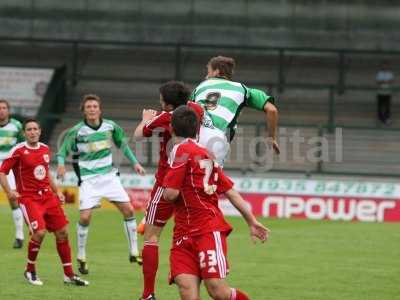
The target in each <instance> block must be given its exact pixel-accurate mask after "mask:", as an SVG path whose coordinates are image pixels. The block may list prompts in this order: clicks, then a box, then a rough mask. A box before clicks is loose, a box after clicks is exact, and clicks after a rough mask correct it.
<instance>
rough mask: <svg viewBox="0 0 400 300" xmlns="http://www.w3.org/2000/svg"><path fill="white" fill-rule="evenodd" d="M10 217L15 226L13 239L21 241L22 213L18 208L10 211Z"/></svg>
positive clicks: (22, 231) (22, 228)
mask: <svg viewBox="0 0 400 300" xmlns="http://www.w3.org/2000/svg"><path fill="white" fill-rule="evenodd" d="M12 216H13V220H14V224H15V238H16V239H20V240H23V239H24V218H23V216H22V211H21V209H20V208H19V207H18V208H16V209H13V210H12Z"/></svg>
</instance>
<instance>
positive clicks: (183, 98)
mask: <svg viewBox="0 0 400 300" xmlns="http://www.w3.org/2000/svg"><path fill="white" fill-rule="evenodd" d="M189 95H190V91H189V89H188V88H187V87H186V86H185V85H184V84H183V83H182V82H177V81H170V82H167V83H165V84H163V85H162V86H161V87H160V104H161V108H162V111H161V112H156V111H154V110H144V111H143V120H142V122H141V123H140V124H139V125H138V126H137V128H136V130H135V137H136V138H142V137H147V138H148V137H151V136H152V135H153V134H158V136H159V138H160V159H159V162H158V169H157V173H156V176H155V177H156V182H155V184H154V187H153V190H152V192H151V199H150V201H149V204H148V206H147V210H146V218H145V220H146V223H145V230H144V246H143V252H142V259H143V277H144V289H143V294H142V297H141V299H143V300H145V299H146V300H147V299H148V300H155V296H154V288H155V278H156V273H157V269H158V241H159V239H160V235H161V232H162V230H163V228H164V226H165V224H166V223H167V221H168V220H169V219H170V218H171V216H172V214H173V212H174V205H173V204H172V203H170V202H168V201H165V199H164V198H163V197H162V193H163V191H164V189H163V187H162V182H163V179H164V176H165V174H166V172H167V170H168V153H170V150H171V149H172V146H173V145H172V140H171V116H172V112H173V111H174V109H175V108H177V107H178V106H180V105H185V104H187V105H188V106H190V107H192V108H193V109H194V110H195V111H196V113H197V115H198V117H199V118H200V119H201V118H202V114H203V109H202V108H201V106H200V105H198V104H196V103H194V102H189V103H188V99H189Z"/></svg>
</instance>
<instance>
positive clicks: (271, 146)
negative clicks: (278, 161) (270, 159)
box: [268, 138, 281, 155]
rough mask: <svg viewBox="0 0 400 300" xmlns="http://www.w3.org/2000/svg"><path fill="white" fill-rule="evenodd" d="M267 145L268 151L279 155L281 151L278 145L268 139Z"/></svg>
mask: <svg viewBox="0 0 400 300" xmlns="http://www.w3.org/2000/svg"><path fill="white" fill-rule="evenodd" d="M268 145H269V147H270V149H272V150H274V152H275V154H277V155H279V154H280V153H281V150H280V149H279V144H278V142H277V141H276V140H275V139H271V138H269V139H268Z"/></svg>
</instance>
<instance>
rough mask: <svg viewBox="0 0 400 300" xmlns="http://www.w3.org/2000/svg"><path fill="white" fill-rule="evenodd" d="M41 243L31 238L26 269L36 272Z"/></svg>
mask: <svg viewBox="0 0 400 300" xmlns="http://www.w3.org/2000/svg"><path fill="white" fill-rule="evenodd" d="M40 244H41V243H39V242H36V241H35V240H32V239H31V240H30V241H29V244H28V263H27V265H26V270H27V271H28V272H36V269H35V264H36V258H37V256H38V254H39V250H40Z"/></svg>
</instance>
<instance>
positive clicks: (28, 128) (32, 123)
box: [22, 119, 42, 144]
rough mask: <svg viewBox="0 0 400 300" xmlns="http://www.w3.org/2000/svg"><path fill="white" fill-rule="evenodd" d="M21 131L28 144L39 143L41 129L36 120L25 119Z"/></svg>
mask: <svg viewBox="0 0 400 300" xmlns="http://www.w3.org/2000/svg"><path fill="white" fill-rule="evenodd" d="M22 129H23V131H24V136H25V138H26V141H27V142H28V144H36V143H38V142H39V139H40V134H41V133H42V129H41V127H40V123H39V121H38V120H36V119H26V120H25V121H24V123H23V124H22Z"/></svg>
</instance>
